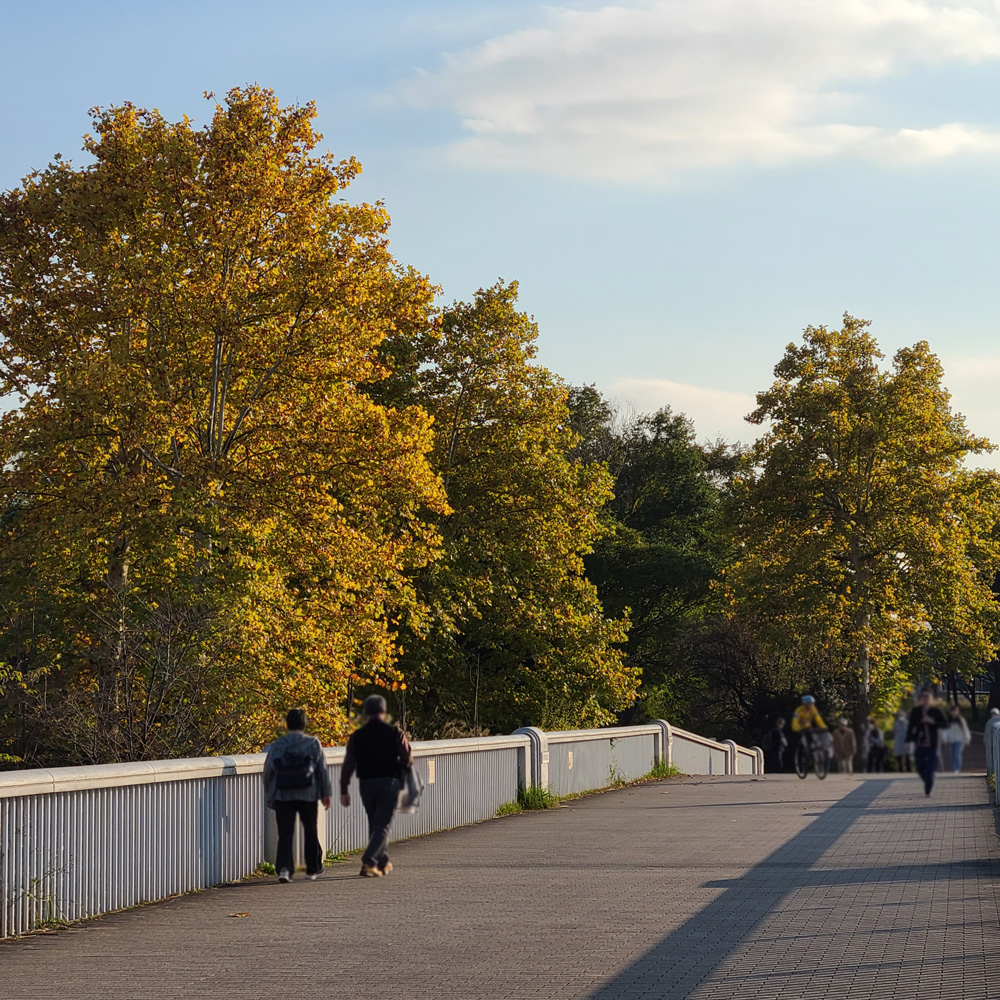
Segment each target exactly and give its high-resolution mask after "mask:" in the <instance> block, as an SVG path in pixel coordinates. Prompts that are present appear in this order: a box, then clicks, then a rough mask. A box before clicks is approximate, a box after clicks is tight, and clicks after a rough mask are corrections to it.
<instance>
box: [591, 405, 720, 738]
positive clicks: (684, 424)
mask: <svg viewBox="0 0 1000 1000" xmlns="http://www.w3.org/2000/svg"><path fill="white" fill-rule="evenodd" d="M588 410H589V411H590V412H593V411H594V410H595V407H594V406H593V404H592V403H590V402H588ZM601 437H602V435H600V434H599V433H597V432H591V434H590V436H589V440H600V439H601ZM615 442H616V444H615V447H614V448H608V447H605V452H606V453H608V454H610V455H612V466H611V468H612V471H613V473H614V475H615V488H614V496H613V497H612V498H611V499H610V500H609V501H608V504H607V506H606V508H605V511H604V516H605V518H606V519H607V523H608V525H609V531H608V533H607V534H606V535H605V537H603V538H602V539H600V540H599V541H598V542H597V544H596V547H595V551H594V553H593V554H592V555H590V556H588V557H587V570H588V576H589V577H590V579H592V580H593V581H594V582H595V583H596V584H597V588H598V592H599V594H600V597H601V600H602V602H603V604H604V607H605V609H606V610H607V612H608V613H609V614H613V615H622V616H624V615H627V616H628V617H629V620H630V622H631V627H630V630H629V638H628V643H627V645H626V656H627V662H628V663H629V665H630V666H632V667H634V668H637V669H640V670H641V671H642V678H643V688H642V698H641V702H640V705H639V706H638V708H639V710H640V712H641V714H643V715H646V716H648V717H653V718H656V717H659V716H660V715H664V716H665V717H666V716H669V717H670V718H673V719H678V718H680V719H687V718H689V717H690V711H691V709H692V707H693V704H694V702H695V701H696V700H697V691H698V688H699V686H700V684H701V679H700V678H699V674H698V671H697V668H696V666H695V665H692V664H691V663H687V662H685V661H684V659H683V650H684V647H685V643H682V641H681V640H682V637H683V636H685V634H686V633H688V632H689V631H691V630H693V629H696V628H697V627H698V625H699V624H700V623H701V622H702V621H703V620H704V617H705V615H706V614H707V613H708V612H709V610H710V609H711V608H712V607H713V605H714V604H716V603H717V602H716V600H715V599H714V596H713V594H712V591H711V584H712V581H713V580H714V579H715V578H716V577H717V575H718V571H719V569H720V568H721V566H722V565H723V564H724V562H725V560H726V558H727V555H728V549H729V543H728V539H727V538H726V535H725V533H724V530H723V524H722V520H721V510H722V499H723V485H724V482H725V475H721V474H720V473H722V472H723V471H724V470H723V468H722V467H723V465H724V464H725V461H726V459H727V457H728V456H727V453H726V449H724V448H722V449H714V450H713V449H706V448H703V447H702V446H701V445H699V444H698V442H697V441H696V439H695V431H694V425H693V424H692V423H691V421H690V420H689V419H688V418H687V417H686V416H684V415H683V414H676V413H673V412H672V411H671V410H670V408H669V407H665V408H663V409H661V410H659V411H657V412H656V413H654V414H651V415H644V416H639V417H637V418H635V419H634V420H633V421H632V422H631V423H629V424H627V425H625V426H624V427H623V428H621V429H620V430H618V431H617V432H616V434H615Z"/></svg>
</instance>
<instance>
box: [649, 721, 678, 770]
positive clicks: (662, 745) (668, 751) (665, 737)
mask: <svg viewBox="0 0 1000 1000" xmlns="http://www.w3.org/2000/svg"><path fill="white" fill-rule="evenodd" d="M653 725H654V726H659V727H660V739H659V740H658V742H657V749H658V751H659V753H658V755H657V759H656V763H657V764H663V765H664V766H665V767H670V765H671V764H673V762H674V730H673V728H672V727H671V725H670V723H669V722H667V721H666V720H664V719H654V720H653Z"/></svg>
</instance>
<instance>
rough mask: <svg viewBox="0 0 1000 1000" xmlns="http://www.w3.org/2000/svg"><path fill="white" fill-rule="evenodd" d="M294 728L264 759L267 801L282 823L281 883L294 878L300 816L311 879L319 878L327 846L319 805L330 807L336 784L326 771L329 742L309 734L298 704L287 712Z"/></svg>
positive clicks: (287, 721) (278, 865)
mask: <svg viewBox="0 0 1000 1000" xmlns="http://www.w3.org/2000/svg"><path fill="white" fill-rule="evenodd" d="M285 726H286V727H287V729H288V732H287V733H285V735H284V736H280V737H278V739H276V740H275V741H274V742H273V743H272V744H271V745H270V746H269V747H268V748H267V759H266V760H265V761H264V801H265V802H266V803H267V807H268V808H269V809H273V810H274V818H275V820H276V821H277V824H278V851H277V856H276V857H275V861H274V867H275V868H276V869H277V870H278V881H279V882H291V881H292V877H293V876H294V874H295V859H294V857H293V843H294V839H295V819H296V817H298V818H299V819H301V821H302V833H303V841H304V843H303V846H304V849H305V855H306V877H307V878H308V879H309V880H310V881H315V880H316V879H317V878H318V877H319V874H320V872H322V871H323V848H322V847H320V843H319V832H318V828H317V822H318V814H319V803H320V802H322V803H323V808H324V809H329V808H330V805H331V803H332V796H333V788H332V786H331V784H330V774H329V772H328V771H327V769H326V758H325V757H324V755H323V745H322V744H321V743H320V741H319V740H318V739H316V737H315V736H308V735H307V734H306V732H305V728H306V712H305V709H303V708H293V709H292V710H291V711H290V712H289V713H288V714H287V715H286V716H285Z"/></svg>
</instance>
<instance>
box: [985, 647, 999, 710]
mask: <svg viewBox="0 0 1000 1000" xmlns="http://www.w3.org/2000/svg"><path fill="white" fill-rule="evenodd" d="M986 673H987V674H989V677H990V700H989V701H988V702H987V703H986V714H987V715H989V713H990V709H992V708H1000V660H994V661H993V662H992V663H987V664H986Z"/></svg>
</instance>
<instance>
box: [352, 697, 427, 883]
mask: <svg viewBox="0 0 1000 1000" xmlns="http://www.w3.org/2000/svg"><path fill="white" fill-rule="evenodd" d="M362 711H363V712H364V714H365V715H366V716H367V721H366V722H365V724H364V725H363V726H362V727H361V728H360V729H356V730H355V731H354V732H353V733H351V736H350V739H349V740H348V741H347V752H346V753H345V755H344V765H343V767H342V768H341V769H340V803H341V805H344V806H349V805H350V804H351V796H350V794H349V793H348V791H347V788H348V785H350V783H351V778H352V777H353V776H354V772H355V770H357V772H358V785H359V787H360V789H361V802H362V804H363V805H364V807H365V812H366V813H367V814H368V834H369V840H368V847H367V848H366V849H365V853H364V854H363V855H362V856H361V875H363V876H365V877H366V878H378V877H379V876H381V875H388V874H389V872H391V871H392V863H391V862H390V861H389V855H388V854H387V853H386V847H387V846H388V844H389V827H390V826H392V817H393V813H395V811H396V802H397V801H398V799H399V789H400V787H401V779H402V776H403V772H404V771H405V770H406V769H407V768H410V767H412V766H413V751H412V750H411V749H410V744H409V743H407V742H406V737H405V736H404V735H403V734H402V732H401V731H400V730H399V729H398V728H397V727H396V726H393V725H390V724H389V723H388V722H387V721H386V718H385V715H386V704H385V698H383V697H382V696H381V695H377V694H373V695H370V696H369V697H367V698H366V699H365V703H364V705H363V706H362Z"/></svg>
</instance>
